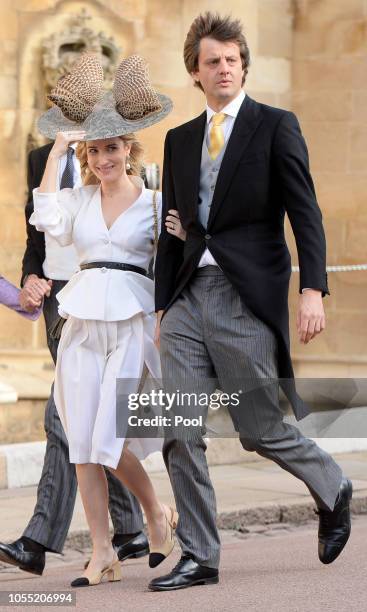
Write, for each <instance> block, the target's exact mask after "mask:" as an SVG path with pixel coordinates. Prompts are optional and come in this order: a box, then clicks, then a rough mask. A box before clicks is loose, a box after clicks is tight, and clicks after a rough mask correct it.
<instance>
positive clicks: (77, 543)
mask: <svg viewBox="0 0 367 612" xmlns="http://www.w3.org/2000/svg"><path fill="white" fill-rule="evenodd" d="M351 513H352V516H358V515H362V514H367V495H363V494H362V495H358V493H355V494H354V497H353V499H352V502H351ZM309 521H315V522H316V521H317V515H316V514H315V504H314V503H313V502H306V503H304V504H289V505H283V504H269V505H266V506H255V507H253V508H244V509H243V510H236V511H235V512H221V513H220V514H219V515H218V518H217V525H218V528H219V529H222V530H225V531H227V530H230V531H237V532H238V533H242V534H247V533H248V534H252V533H253V532H254V529H251V527H253V526H254V525H256V526H257V527H263V528H264V529H262V530H261V529H257V530H255V531H258V532H261V531H266V528H269V527H271V526H273V525H279V524H284V525H285V524H287V525H292V526H294V527H298V526H300V525H304V524H305V523H308V522H309ZM249 527H250V529H249ZM111 536H112V533H111ZM91 546H92V542H91V539H90V535H89V531H88V530H87V529H83V530H78V531H74V532H72V533H69V535H68V537H67V538H66V542H65V548H72V549H74V550H79V551H83V550H87V549H90V548H91Z"/></svg>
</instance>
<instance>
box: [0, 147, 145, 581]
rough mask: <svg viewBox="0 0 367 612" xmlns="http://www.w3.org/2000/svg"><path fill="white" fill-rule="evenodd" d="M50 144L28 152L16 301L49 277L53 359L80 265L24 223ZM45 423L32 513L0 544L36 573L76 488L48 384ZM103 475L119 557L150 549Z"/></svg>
mask: <svg viewBox="0 0 367 612" xmlns="http://www.w3.org/2000/svg"><path fill="white" fill-rule="evenodd" d="M52 146H53V143H49V144H46V145H44V146H42V147H39V148H37V149H34V150H33V151H31V152H30V154H29V157H28V173H27V176H28V198H27V204H26V208H25V217H26V227H27V245H26V250H25V253H24V257H23V269H22V280H21V284H22V285H23V289H22V291H21V305H22V307H23V308H24V309H25V310H28V308H33V307H34V306H35V305H36V304H39V303H40V301H41V299H42V296H43V294H44V292H45V290H46V287H48V288H49V285H50V283H51V282H52V287H51V292H50V293H48V294H46V297H45V299H44V304H43V315H44V320H45V325H46V335H47V344H48V348H49V350H50V353H51V356H52V359H53V361H54V363H56V356H57V348H58V344H59V340H58V339H57V338H55V337H53V334H51V331H50V330H51V328H52V325H53V323H54V322H55V320H56V318H57V317H58V309H57V308H58V304H57V300H56V295H57V293H58V292H59V291H61V290H62V289H63V288H64V287H65V285H66V284H67V282H68V281H69V280H70V278H71V277H72V276H73V274H74V273H75V272H76V271H77V270H79V264H78V257H77V254H76V250H75V247H74V245H72V244H71V245H68V246H60V245H59V243H58V242H57V240H55V239H54V238H53V237H52V236H50V235H49V234H45V233H44V232H39V231H38V230H37V229H36V227H35V226H34V225H31V224H30V223H29V218H30V216H31V215H32V213H33V210H34V206H33V189H35V188H36V187H39V185H40V183H41V180H42V176H43V173H44V171H45V167H46V162H47V158H48V155H49V153H50V151H51V149H52ZM75 150H76V144H71V145H70V147H69V148H68V152H67V153H65V155H63V156H61V158H60V161H59V164H58V169H57V189H58V190H59V189H61V188H65V187H74V188H77V187H81V186H82V179H81V175H80V163H79V160H78V158H77V156H76V153H75ZM40 312H41V311H40ZM38 316H39V315H38ZM44 428H45V432H46V439H47V446H46V453H45V457H44V462H43V470H42V475H41V479H40V482H39V485H38V489H37V502H36V506H35V508H34V512H33V515H32V517H31V518H30V521H29V523H28V525H27V526H26V528H25V530H24V532H23V535H22V536H21V537H20V538H18V539H17V540H15V541H14V542H12V543H9V544H5V543H0V560H1V561H3V562H5V563H10V564H12V565H16V566H17V567H19V568H20V569H22V570H24V571H26V572H30V573H33V574H37V575H41V574H42V573H43V571H44V567H45V563H46V552H53V553H58V554H61V553H62V551H63V548H64V544H65V540H66V536H67V534H68V530H69V526H70V522H71V519H72V516H73V511H74V505H75V498H76V492H77V480H76V474H75V466H74V464H72V463H70V462H69V449H68V443H67V440H66V437H65V433H64V430H63V427H62V425H61V422H60V418H59V415H58V413H57V410H56V406H55V401H54V391H53V387H52V390H51V395H50V397H49V399H48V402H47V404H46V409H45V422H44ZM106 476H107V480H108V493H109V511H110V515H111V519H112V523H113V529H114V536H113V539H112V542H113V546H114V548H115V550H116V552H117V555H118V557H119V559H120V561H125V560H126V559H131V558H140V557H143V556H145V555H147V554H149V543H148V539H147V537H146V535H145V533H144V531H143V515H142V512H141V508H140V504H139V503H138V501H137V499H136V498H135V497H134V495H132V494H131V493H130V491H129V490H128V489H127V488H126V487H124V486H123V485H122V484H121V483H120V481H119V480H118V479H117V478H115V477H114V476H113V474H111V473H110V472H108V471H106Z"/></svg>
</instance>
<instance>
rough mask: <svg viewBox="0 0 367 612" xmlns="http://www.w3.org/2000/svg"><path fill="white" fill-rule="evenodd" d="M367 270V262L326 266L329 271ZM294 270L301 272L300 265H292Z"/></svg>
mask: <svg viewBox="0 0 367 612" xmlns="http://www.w3.org/2000/svg"><path fill="white" fill-rule="evenodd" d="M359 270H367V264H356V265H351V266H326V271H327V272H355V271H359ZM292 272H299V266H292Z"/></svg>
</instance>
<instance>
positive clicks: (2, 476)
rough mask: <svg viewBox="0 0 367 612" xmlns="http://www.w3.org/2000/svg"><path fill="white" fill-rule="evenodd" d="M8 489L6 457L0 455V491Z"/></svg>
mask: <svg viewBox="0 0 367 612" xmlns="http://www.w3.org/2000/svg"><path fill="white" fill-rule="evenodd" d="M7 488H8V472H7V460H6V456H5V455H3V454H1V455H0V489H7Z"/></svg>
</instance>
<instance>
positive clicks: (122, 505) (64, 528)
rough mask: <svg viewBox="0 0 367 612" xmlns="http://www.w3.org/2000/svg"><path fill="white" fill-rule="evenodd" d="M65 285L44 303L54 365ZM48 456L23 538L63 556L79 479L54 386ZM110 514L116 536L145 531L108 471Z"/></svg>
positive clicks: (130, 498)
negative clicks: (54, 329)
mask: <svg viewBox="0 0 367 612" xmlns="http://www.w3.org/2000/svg"><path fill="white" fill-rule="evenodd" d="M65 284H66V282H65V281H55V280H54V281H53V284H52V292H51V295H50V297H49V298H48V299H47V298H46V300H45V305H44V311H43V314H44V317H45V323H46V333H47V343H48V347H49V349H50V353H51V355H52V358H53V360H54V362H55V361H56V355H57V344H58V342H57V341H55V340H53V339H52V338H50V336H49V333H48V330H49V329H50V326H51V325H52V323H53V322H54V321H55V319H56V317H57V316H58V312H57V301H56V297H55V295H56V293H57V292H58V291H60V290H61V289H62V288H63V287H64V286H65ZM45 432H46V438H47V444H46V453H45V458H44V462H43V470H42V475H41V480H40V482H39V485H38V489H37V502H36V506H35V509H34V512H33V516H32V517H31V519H30V521H29V523H28V525H27V527H26V529H25V530H24V533H23V535H24V536H26V537H28V538H31V539H32V540H34V541H35V542H38V543H39V544H43V546H45V547H46V548H47V549H48V550H50V551H52V552H58V553H61V552H62V549H63V546H64V543H65V539H66V536H67V534H68V530H69V526H70V522H71V519H72V516H73V511H74V505H75V497H76V492H77V479H76V473H75V465H74V464H72V463H70V462H69V449H68V442H67V439H66V436H65V433H64V430H63V427H62V425H61V422H60V419H59V415H58V413H57V410H56V406H55V402H54V397H53V386H52V390H51V395H50V398H49V400H48V402H47V405H46V413H45ZM106 476H107V481H108V493H109V510H110V515H111V519H112V523H113V527H114V531H115V533H121V534H129V533H136V532H138V531H141V530H142V529H143V517H142V513H141V509H140V505H139V503H138V501H137V499H136V498H135V497H134V495H132V493H130V491H129V490H128V489H126V487H124V486H123V485H122V484H121V483H120V481H119V480H118V479H117V478H115V477H114V476H113V475H112V474H111V472H110V471H109V470H106Z"/></svg>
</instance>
